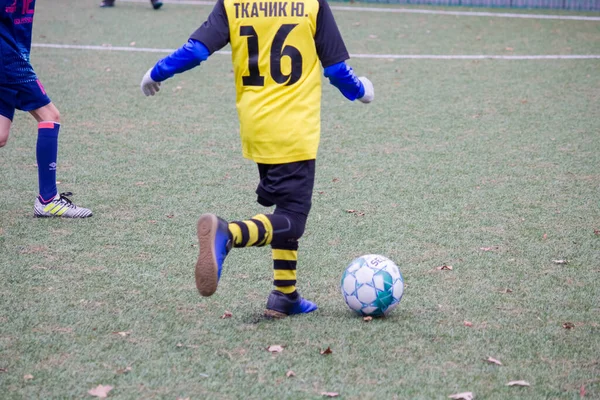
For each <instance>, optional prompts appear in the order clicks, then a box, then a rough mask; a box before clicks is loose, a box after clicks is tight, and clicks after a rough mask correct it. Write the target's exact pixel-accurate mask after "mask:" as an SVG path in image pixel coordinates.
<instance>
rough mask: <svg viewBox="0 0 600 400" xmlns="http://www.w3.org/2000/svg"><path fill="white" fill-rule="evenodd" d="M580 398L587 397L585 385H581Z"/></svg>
mask: <svg viewBox="0 0 600 400" xmlns="http://www.w3.org/2000/svg"><path fill="white" fill-rule="evenodd" d="M579 397H585V385H581V387H580V388H579Z"/></svg>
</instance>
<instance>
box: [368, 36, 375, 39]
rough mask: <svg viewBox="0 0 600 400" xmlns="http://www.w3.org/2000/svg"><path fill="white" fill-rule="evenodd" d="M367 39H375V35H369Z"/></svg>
mask: <svg viewBox="0 0 600 400" xmlns="http://www.w3.org/2000/svg"><path fill="white" fill-rule="evenodd" d="M369 39H377V35H369Z"/></svg>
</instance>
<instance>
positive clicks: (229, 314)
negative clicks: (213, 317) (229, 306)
mask: <svg viewBox="0 0 600 400" xmlns="http://www.w3.org/2000/svg"><path fill="white" fill-rule="evenodd" d="M231 317H233V314H232V313H231V311H227V310H225V314H223V315H221V319H225V318H231Z"/></svg>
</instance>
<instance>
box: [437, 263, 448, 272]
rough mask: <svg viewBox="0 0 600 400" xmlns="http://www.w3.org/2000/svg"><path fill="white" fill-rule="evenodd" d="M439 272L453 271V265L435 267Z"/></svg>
mask: <svg viewBox="0 0 600 400" xmlns="http://www.w3.org/2000/svg"><path fill="white" fill-rule="evenodd" d="M435 269H436V270H438V271H452V265H446V264H444V265H440V266H439V267H435Z"/></svg>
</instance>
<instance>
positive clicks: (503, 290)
mask: <svg viewBox="0 0 600 400" xmlns="http://www.w3.org/2000/svg"><path fill="white" fill-rule="evenodd" d="M500 293H512V289H509V288H506V289H502V290H500Z"/></svg>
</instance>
